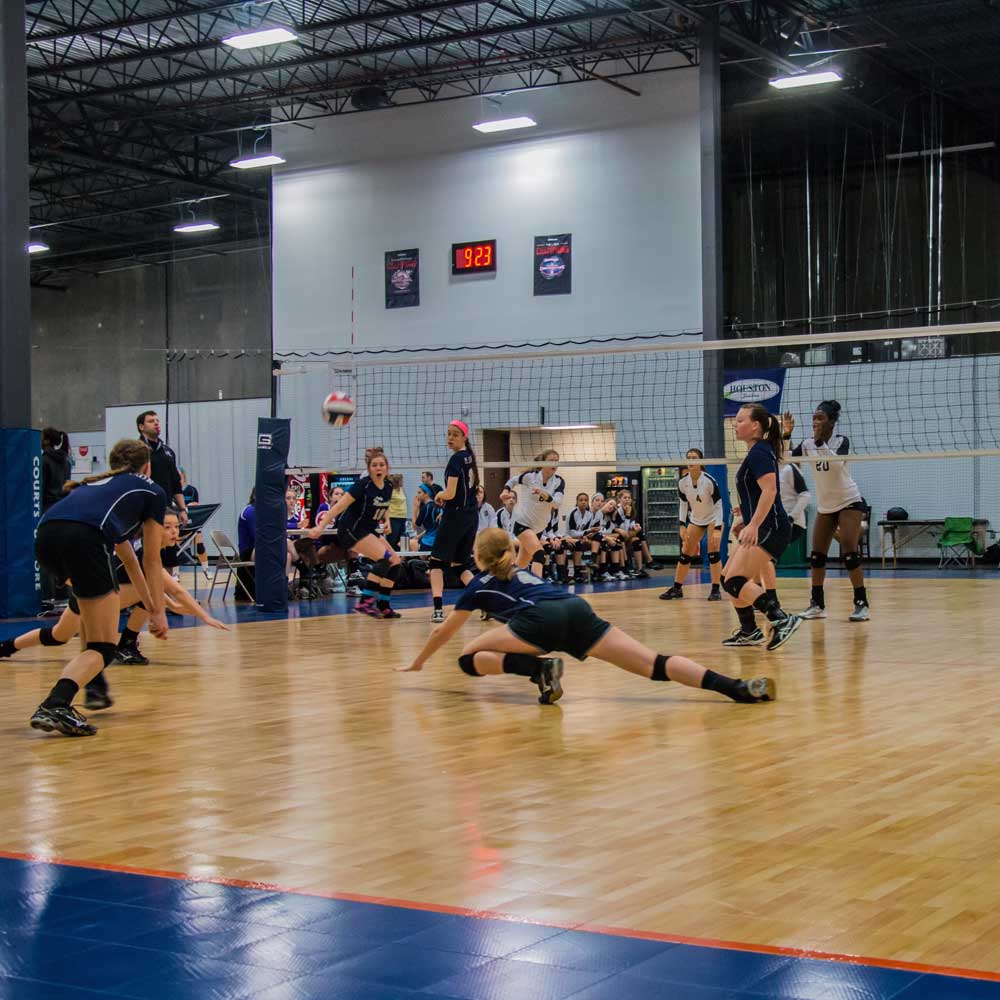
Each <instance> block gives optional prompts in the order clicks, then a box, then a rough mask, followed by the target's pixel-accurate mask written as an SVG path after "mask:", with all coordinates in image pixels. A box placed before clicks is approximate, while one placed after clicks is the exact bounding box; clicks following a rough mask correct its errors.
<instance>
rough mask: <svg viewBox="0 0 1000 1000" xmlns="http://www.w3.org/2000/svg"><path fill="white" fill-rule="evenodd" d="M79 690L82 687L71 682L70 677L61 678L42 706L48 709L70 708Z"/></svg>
mask: <svg viewBox="0 0 1000 1000" xmlns="http://www.w3.org/2000/svg"><path fill="white" fill-rule="evenodd" d="M79 690H80V685H79V684H77V683H76V681H71V680H70V679H69V678H68V677H60V678H59V680H57V681H56V685H55V687H54V688H53V689H52V690H51V691H50V692H49V696H48V698H46V699H45V701H43V702H42V704H43V705H44V706H45V707H46V708H57V707H58V708H68V707H69V706H70V705H72V704H73V699H74V698H75V697H76V693H77V691H79Z"/></svg>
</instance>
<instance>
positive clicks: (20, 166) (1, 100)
mask: <svg viewBox="0 0 1000 1000" xmlns="http://www.w3.org/2000/svg"><path fill="white" fill-rule="evenodd" d="M27 241H28V98H27V76H26V69H25V58H24V0H2V2H0V427H30V426H31V302H30V294H31V292H30V284H29V277H28V257H27V254H26V253H25V252H24V245H25V243H27Z"/></svg>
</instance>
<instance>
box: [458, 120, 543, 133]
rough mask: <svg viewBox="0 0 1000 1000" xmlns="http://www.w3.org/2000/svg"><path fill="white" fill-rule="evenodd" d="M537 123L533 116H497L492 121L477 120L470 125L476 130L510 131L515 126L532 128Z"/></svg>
mask: <svg viewBox="0 0 1000 1000" xmlns="http://www.w3.org/2000/svg"><path fill="white" fill-rule="evenodd" d="M537 124H538V122H536V121H535V119H534V118H527V117H521V118H498V119H497V120H496V121H492V122H479V123H478V124H476V125H473V126H472V127H473V128H474V129H475V130H476V131H477V132H510V131H511V130H512V129H516V128H534V127H535V126H536V125H537Z"/></svg>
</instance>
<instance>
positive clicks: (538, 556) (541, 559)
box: [531, 550, 545, 566]
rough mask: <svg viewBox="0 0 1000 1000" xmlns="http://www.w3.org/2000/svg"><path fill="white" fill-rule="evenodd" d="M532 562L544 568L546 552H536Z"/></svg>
mask: <svg viewBox="0 0 1000 1000" xmlns="http://www.w3.org/2000/svg"><path fill="white" fill-rule="evenodd" d="M531 561H532V562H533V563H538V564H539V566H544V565H545V553H544V552H542V551H541V550H539V551H538V552H536V553H535V554H534V555H533V556H532V557H531Z"/></svg>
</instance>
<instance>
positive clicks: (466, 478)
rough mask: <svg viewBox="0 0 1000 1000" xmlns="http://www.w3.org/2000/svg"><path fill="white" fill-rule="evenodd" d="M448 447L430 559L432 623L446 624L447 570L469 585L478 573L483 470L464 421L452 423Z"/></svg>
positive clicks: (437, 501)
mask: <svg viewBox="0 0 1000 1000" xmlns="http://www.w3.org/2000/svg"><path fill="white" fill-rule="evenodd" d="M447 442H448V447H449V448H450V449H451V451H452V456H451V458H449V459H448V466H447V468H446V469H445V470H444V489H443V490H441V492H440V493H438V494H437V496H435V497H434V503H435V504H436V505H437V506H438V507H441V508H442V514H441V523H440V524H439V525H438V530H437V536H436V537H435V539H434V548H433V549H431V557H430V560H429V562H430V573H429V576H430V580H431V597H432V598H433V601H434V610H433V612H432V613H431V622H432V623H434V624H439V623H441V622H443V621H444V570H445V567H446V566H453V567H455V568H456V569H457V570H458V572H459V574H460V576H461V580H462V585H463V586H464V585H465V584H467V583H468V582H469V581H470V580H471V579H472V577H473V575H474V574H475V571H476V566H475V563H474V562H473V561H472V546H473V545H474V544H475V542H476V534H477V533H478V531H479V505H478V503H477V501H476V487H477V486H478V485H479V467H478V466H477V464H476V454H475V452H474V451H473V450H472V442H471V441H470V440H469V425H468V424H467V423H465V422H464V421H462V420H453V421H452V422H451V423H450V424H448V437H447Z"/></svg>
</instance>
